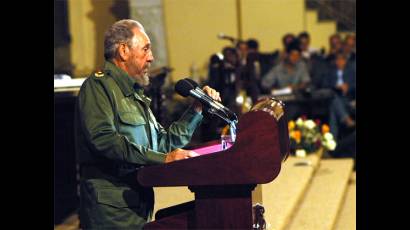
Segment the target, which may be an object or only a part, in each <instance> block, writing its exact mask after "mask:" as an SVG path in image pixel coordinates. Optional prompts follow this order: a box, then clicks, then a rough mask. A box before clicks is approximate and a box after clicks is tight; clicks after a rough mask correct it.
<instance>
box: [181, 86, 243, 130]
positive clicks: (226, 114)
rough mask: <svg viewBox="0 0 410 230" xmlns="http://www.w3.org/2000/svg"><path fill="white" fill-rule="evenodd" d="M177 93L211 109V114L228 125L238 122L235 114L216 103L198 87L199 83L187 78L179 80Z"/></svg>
mask: <svg viewBox="0 0 410 230" xmlns="http://www.w3.org/2000/svg"><path fill="white" fill-rule="evenodd" d="M175 91H176V92H177V93H178V94H180V95H181V96H183V97H187V96H191V97H193V98H195V99H197V100H198V101H199V102H201V103H202V104H203V105H205V106H206V107H208V108H209V110H208V111H209V112H210V113H211V114H215V115H217V116H219V117H220V118H222V119H223V120H225V121H226V122H227V123H232V122H233V121H236V122H237V120H238V118H237V116H236V114H235V113H233V112H232V111H230V110H229V109H228V108H227V107H225V106H224V105H222V104H221V103H219V102H218V101H215V100H214V99H213V98H212V97H210V96H209V95H207V94H206V93H205V92H204V91H203V90H202V89H200V88H199V87H198V83H196V82H195V81H193V80H192V79H189V78H185V79H182V80H179V81H178V82H177V83H176V85H175Z"/></svg>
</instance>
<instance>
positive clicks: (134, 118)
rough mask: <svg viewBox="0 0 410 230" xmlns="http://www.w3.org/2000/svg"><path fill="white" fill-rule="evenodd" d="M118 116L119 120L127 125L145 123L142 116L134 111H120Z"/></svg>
mask: <svg viewBox="0 0 410 230" xmlns="http://www.w3.org/2000/svg"><path fill="white" fill-rule="evenodd" d="M118 116H119V117H120V120H121V122H123V123H125V124H128V125H145V124H146V123H147V122H146V121H145V119H144V118H143V117H142V116H138V115H137V114H136V113H135V112H127V111H125V112H124V111H122V112H121V111H120V112H119V113H118Z"/></svg>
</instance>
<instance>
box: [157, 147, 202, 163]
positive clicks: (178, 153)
mask: <svg viewBox="0 0 410 230" xmlns="http://www.w3.org/2000/svg"><path fill="white" fill-rule="evenodd" d="M197 156H199V154H198V153H196V152H194V151H190V150H185V149H179V148H178V149H175V150H174V151H172V152H169V153H168V154H167V157H166V158H165V163H169V162H172V161H178V160H183V159H188V158H191V157H197Z"/></svg>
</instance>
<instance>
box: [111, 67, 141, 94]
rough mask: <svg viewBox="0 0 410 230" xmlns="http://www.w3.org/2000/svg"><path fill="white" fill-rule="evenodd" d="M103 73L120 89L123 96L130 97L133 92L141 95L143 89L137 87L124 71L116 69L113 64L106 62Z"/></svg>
mask: <svg viewBox="0 0 410 230" xmlns="http://www.w3.org/2000/svg"><path fill="white" fill-rule="evenodd" d="M104 72H106V73H107V74H109V75H110V76H111V77H112V78H113V79H114V80H115V82H116V83H117V84H118V86H119V87H120V89H121V91H122V93H123V94H124V95H125V96H130V95H131V94H133V93H134V92H136V93H137V94H138V95H142V94H143V92H144V89H143V88H142V87H141V86H140V85H138V84H137V83H136V82H135V80H134V79H132V78H131V77H130V76H129V75H128V74H127V73H126V72H125V71H124V70H122V69H120V68H119V67H117V66H116V65H115V64H114V63H112V62H110V61H106V62H105V64H104Z"/></svg>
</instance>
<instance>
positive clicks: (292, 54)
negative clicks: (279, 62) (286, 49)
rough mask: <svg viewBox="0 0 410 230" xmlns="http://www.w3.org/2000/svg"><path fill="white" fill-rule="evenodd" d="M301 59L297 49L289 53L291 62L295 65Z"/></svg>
mask: <svg viewBox="0 0 410 230" xmlns="http://www.w3.org/2000/svg"><path fill="white" fill-rule="evenodd" d="M299 59H300V52H299V51H297V50H291V51H290V53H289V62H290V63H291V64H292V65H295V64H296V63H297V62H298V61H299Z"/></svg>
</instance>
